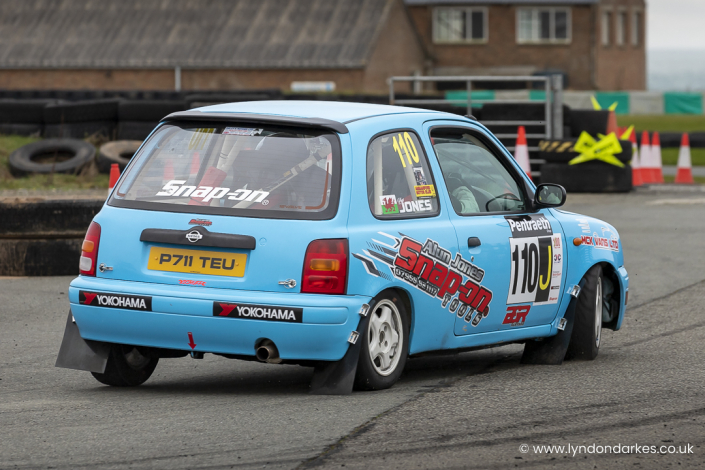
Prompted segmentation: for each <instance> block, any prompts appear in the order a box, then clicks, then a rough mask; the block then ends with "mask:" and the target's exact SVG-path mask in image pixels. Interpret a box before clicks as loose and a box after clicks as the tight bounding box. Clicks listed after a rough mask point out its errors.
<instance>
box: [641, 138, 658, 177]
mask: <svg viewBox="0 0 705 470" xmlns="http://www.w3.org/2000/svg"><path fill="white" fill-rule="evenodd" d="M639 150H640V152H641V153H640V156H641V161H640V162H639V163H641V181H642V182H643V183H644V184H650V183H653V182H654V181H653V177H652V176H653V173H652V171H651V170H652V167H653V165H652V163H651V142H650V141H649V133H648V132H646V131H644V132H642V133H641V149H639Z"/></svg>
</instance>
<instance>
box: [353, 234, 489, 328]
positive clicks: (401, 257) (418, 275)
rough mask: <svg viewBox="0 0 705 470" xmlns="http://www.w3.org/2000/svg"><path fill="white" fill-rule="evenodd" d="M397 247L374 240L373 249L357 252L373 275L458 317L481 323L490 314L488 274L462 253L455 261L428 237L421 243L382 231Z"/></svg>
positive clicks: (469, 321)
mask: <svg viewBox="0 0 705 470" xmlns="http://www.w3.org/2000/svg"><path fill="white" fill-rule="evenodd" d="M379 234H380V235H382V237H387V238H388V239H390V240H391V241H393V244H389V240H387V242H382V241H379V240H375V239H373V240H372V241H371V242H368V245H369V246H370V249H369V250H363V253H353V256H354V257H355V258H357V259H359V260H360V261H361V262H362V264H363V266H364V267H365V270H367V272H368V273H369V274H371V275H373V276H376V277H382V278H384V279H387V280H391V279H392V276H393V277H394V278H396V279H399V280H401V281H403V282H405V283H407V284H409V285H411V286H413V287H414V288H416V289H418V290H420V291H422V292H424V293H425V294H427V295H429V296H431V297H434V298H437V299H438V301H439V302H440V304H441V307H442V308H444V309H445V308H447V309H448V310H449V311H450V312H451V313H454V314H456V315H457V316H458V318H463V319H464V320H465V322H467V323H472V326H477V325H479V324H480V321H482V319H483V318H486V317H487V315H488V314H489V313H490V303H491V302H492V291H490V290H489V289H488V288H487V287H484V286H482V284H481V283H482V279H483V278H484V277H485V271H484V270H483V269H482V268H479V267H477V266H475V265H474V264H472V263H471V262H470V261H468V260H466V259H464V258H463V256H462V255H461V254H460V253H456V254H455V258H453V256H452V255H451V253H450V251H448V250H446V249H445V248H443V247H441V246H439V245H438V242H436V241H435V240H432V239H430V238H427V239H426V241H425V242H424V243H421V242H419V241H417V240H414V239H413V238H411V237H409V236H406V235H403V234H401V233H400V234H399V235H400V237H395V236H393V235H389V234H387V233H384V232H379ZM375 260H378V261H381V262H382V263H384V264H386V265H387V266H388V267H389V271H390V272H391V276H390V275H389V274H387V273H386V272H385V271H386V270H384V271H379V270H378V269H377V266H376V264H375Z"/></svg>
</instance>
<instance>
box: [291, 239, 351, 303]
mask: <svg viewBox="0 0 705 470" xmlns="http://www.w3.org/2000/svg"><path fill="white" fill-rule="evenodd" d="M347 273H348V241H347V240H345V239H337V240H314V241H312V242H311V243H310V244H309V245H308V248H307V249H306V257H305V258H304V274H303V279H302V282H301V292H303V293H306V294H344V293H345V282H346V278H347Z"/></svg>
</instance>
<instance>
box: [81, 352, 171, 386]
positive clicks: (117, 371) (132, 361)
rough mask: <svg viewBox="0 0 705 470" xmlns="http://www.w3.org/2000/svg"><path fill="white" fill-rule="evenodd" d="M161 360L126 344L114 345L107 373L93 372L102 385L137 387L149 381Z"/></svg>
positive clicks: (106, 369) (109, 356)
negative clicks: (143, 353)
mask: <svg viewBox="0 0 705 470" xmlns="http://www.w3.org/2000/svg"><path fill="white" fill-rule="evenodd" d="M158 362H159V358H156V357H154V358H153V357H148V356H144V355H142V353H140V351H139V349H138V348H136V347H134V346H126V345H124V344H113V345H111V347H110V354H109V355H108V364H107V365H106V366H105V372H103V373H102V374H98V373H95V372H91V374H93V377H95V378H96V380H97V381H98V382H100V383H102V384H105V385H111V386H113V387H136V386H137V385H142V384H143V383H145V382H146V381H147V379H149V377H150V376H151V375H152V372H154V369H155V368H156V367H157V363H158Z"/></svg>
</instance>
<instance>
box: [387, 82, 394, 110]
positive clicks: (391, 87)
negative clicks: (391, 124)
mask: <svg viewBox="0 0 705 470" xmlns="http://www.w3.org/2000/svg"><path fill="white" fill-rule="evenodd" d="M387 82H388V83H389V104H394V77H391V78H388V79H387Z"/></svg>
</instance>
